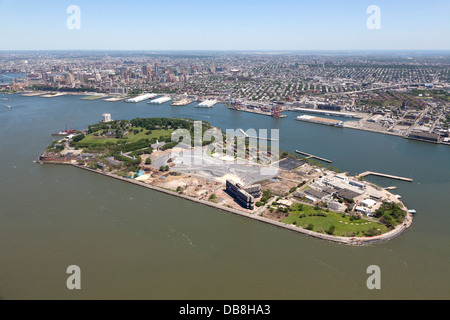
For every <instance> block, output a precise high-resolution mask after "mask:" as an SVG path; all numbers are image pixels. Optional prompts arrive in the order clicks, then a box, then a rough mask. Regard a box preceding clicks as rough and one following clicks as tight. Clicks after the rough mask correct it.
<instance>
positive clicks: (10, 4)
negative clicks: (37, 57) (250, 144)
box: [0, 0, 450, 52]
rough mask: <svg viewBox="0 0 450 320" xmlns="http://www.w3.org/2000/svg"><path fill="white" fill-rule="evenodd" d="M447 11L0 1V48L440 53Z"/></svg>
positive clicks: (358, 4)
mask: <svg viewBox="0 0 450 320" xmlns="http://www.w3.org/2000/svg"><path fill="white" fill-rule="evenodd" d="M73 5H75V6H76V8H77V10H78V12H76V11H74V9H73ZM373 5H376V6H377V7H378V8H379V22H380V25H379V28H373V29H371V28H369V27H368V24H370V23H372V22H373V21H372V20H371V17H372V15H373V11H370V10H369V9H370V8H371V7H372V6H373ZM449 13H450V2H449V1H445V0H436V1H433V3H432V4H424V3H423V1H420V2H419V1H417V0H413V1H406V0H399V1H395V2H393V1H387V0H378V1H376V3H374V2H373V1H372V0H343V1H339V2H337V1H332V0H322V1H301V0H298V1H294V0H280V1H277V2H273V1H266V0H260V1H254V0H247V1H237V0H230V1H227V2H224V1H205V0H192V1H189V2H187V1H181V0H173V1H170V2H163V3H161V2H151V3H150V2H142V1H136V0H129V1H127V2H123V1H114V0H113V1H104V0H99V1H95V2H94V1H87V0H78V1H72V0H71V1H67V0H62V1H58V2H57V3H54V2H52V1H49V0H41V1H30V0H14V1H12V0H0V28H1V29H2V30H6V31H7V32H3V33H2V35H1V36H0V39H1V41H0V50H2V51H5V50H7V51H23V50H26V51H42V50H44V51H56V50H71V51H74V50H85V51H86V50H87V51H276V52H279V51H378V50H382V51H386V50H388V51H422V50H431V51H441V50H445V51H447V50H450V42H449V41H448V39H449V35H450V19H448V16H449ZM74 15H75V16H74Z"/></svg>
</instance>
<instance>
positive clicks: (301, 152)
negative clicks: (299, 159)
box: [295, 150, 333, 163]
mask: <svg viewBox="0 0 450 320" xmlns="http://www.w3.org/2000/svg"><path fill="white" fill-rule="evenodd" d="M295 152H297V153H300V154H303V155H305V156H307V158H308V159H309V158H315V159H318V160H322V161H325V162H329V163H331V162H333V161H331V160H328V159H325V158H321V157H318V156H315V155H313V154H309V153H306V152H303V151H299V150H295Z"/></svg>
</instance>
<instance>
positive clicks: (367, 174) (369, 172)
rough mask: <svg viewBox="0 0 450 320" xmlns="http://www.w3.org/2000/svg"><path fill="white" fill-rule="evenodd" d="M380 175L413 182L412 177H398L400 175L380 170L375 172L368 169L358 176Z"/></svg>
mask: <svg viewBox="0 0 450 320" xmlns="http://www.w3.org/2000/svg"><path fill="white" fill-rule="evenodd" d="M370 175H372V176H379V177H384V178H390V179H396V180H402V181H408V182H413V179H411V178H403V177H398V176H394V175H391V174H385V173H379V172H373V171H366V172H363V173H361V174H358V175H357V177H358V178H359V177H365V176H370Z"/></svg>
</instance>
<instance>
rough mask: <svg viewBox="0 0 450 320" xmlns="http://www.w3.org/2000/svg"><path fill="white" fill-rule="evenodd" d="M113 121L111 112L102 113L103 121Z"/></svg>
mask: <svg viewBox="0 0 450 320" xmlns="http://www.w3.org/2000/svg"><path fill="white" fill-rule="evenodd" d="M111 121H112V118H111V113H104V114H102V120H101V122H111Z"/></svg>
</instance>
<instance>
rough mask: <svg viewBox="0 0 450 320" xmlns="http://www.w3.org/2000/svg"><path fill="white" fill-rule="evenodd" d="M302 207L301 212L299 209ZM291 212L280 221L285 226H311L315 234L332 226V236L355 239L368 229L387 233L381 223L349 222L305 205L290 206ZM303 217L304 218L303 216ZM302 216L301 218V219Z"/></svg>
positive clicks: (348, 219) (341, 216)
mask: <svg viewBox="0 0 450 320" xmlns="http://www.w3.org/2000/svg"><path fill="white" fill-rule="evenodd" d="M301 207H302V210H300V208H301ZM292 209H293V210H292V211H291V212H290V214H289V216H288V217H287V218H285V219H284V220H282V222H284V223H287V224H293V223H294V222H295V225H297V226H299V227H302V228H304V229H306V227H307V226H308V225H313V228H312V229H310V230H312V231H315V232H321V233H325V231H327V230H328V229H329V228H330V227H331V226H334V228H335V230H334V233H333V235H336V236H344V237H349V236H351V235H352V234H354V235H355V236H356V237H358V236H361V237H362V236H365V232H367V231H368V230H369V229H372V228H375V229H380V231H381V233H385V232H387V231H389V229H388V228H387V227H386V226H384V225H383V224H381V223H378V222H372V221H369V220H365V219H361V220H353V221H351V220H350V217H349V216H347V215H344V216H343V215H342V214H341V213H337V212H332V211H329V212H326V210H324V209H322V208H321V209H319V210H315V209H314V207H311V206H308V205H306V204H303V205H300V204H298V203H296V204H294V205H293V206H292ZM319 213H323V214H325V215H326V216H325V217H323V216H318V215H317V214H319ZM303 215H305V216H303ZM302 216H303V217H302Z"/></svg>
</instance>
